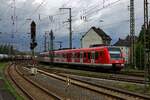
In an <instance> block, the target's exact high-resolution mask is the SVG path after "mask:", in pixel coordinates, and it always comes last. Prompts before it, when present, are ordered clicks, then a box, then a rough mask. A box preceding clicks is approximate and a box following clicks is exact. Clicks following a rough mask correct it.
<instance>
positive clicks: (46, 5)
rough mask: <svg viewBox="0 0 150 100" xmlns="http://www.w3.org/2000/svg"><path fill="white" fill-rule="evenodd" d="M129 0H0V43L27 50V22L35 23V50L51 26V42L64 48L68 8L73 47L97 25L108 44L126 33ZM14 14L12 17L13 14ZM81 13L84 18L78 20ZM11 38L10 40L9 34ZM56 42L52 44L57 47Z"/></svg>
mask: <svg viewBox="0 0 150 100" xmlns="http://www.w3.org/2000/svg"><path fill="white" fill-rule="evenodd" d="M129 4H130V2H129V0H15V14H14V0H0V32H2V34H0V43H1V44H3V43H7V44H8V43H12V42H13V43H14V44H15V45H16V46H17V48H18V49H21V50H23V49H26V48H28V50H29V40H30V37H29V34H27V33H29V32H30V23H31V21H32V20H34V21H35V22H36V24H37V41H38V47H37V50H38V51H39V50H43V47H44V46H42V45H43V41H44V38H43V35H44V33H45V32H47V31H50V30H51V29H52V30H53V32H54V35H55V41H62V42H63V47H68V38H69V37H68V34H69V30H68V27H69V25H68V23H65V22H66V21H67V20H68V18H69V17H68V16H69V13H68V10H59V8H72V26H73V47H80V43H79V42H80V37H81V36H82V35H83V34H84V33H85V32H86V31H87V30H88V29H89V28H90V27H91V26H95V27H100V28H101V29H103V30H104V31H105V32H106V33H107V34H108V35H110V36H111V38H112V39H113V40H112V44H113V43H114V42H116V41H117V40H118V38H119V37H121V38H125V36H127V35H128V34H129V31H130V30H129V27H130V24H129V19H130V17H129V13H130V12H129ZM14 15H15V17H14ZM81 16H82V17H83V16H84V17H86V20H85V19H81ZM135 19H136V21H135V22H136V27H135V30H136V35H138V34H139V31H140V29H141V25H142V24H143V0H135ZM12 33H13V34H14V39H13V40H12V38H11V37H12V35H10V34H12ZM58 46H59V45H58V44H55V47H56V48H57V47H58Z"/></svg>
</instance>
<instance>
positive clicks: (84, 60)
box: [83, 52, 87, 63]
mask: <svg viewBox="0 0 150 100" xmlns="http://www.w3.org/2000/svg"><path fill="white" fill-rule="evenodd" d="M86 56H87V53H86V52H84V53H83V62H84V63H86V62H87V61H86V59H87V57H86Z"/></svg>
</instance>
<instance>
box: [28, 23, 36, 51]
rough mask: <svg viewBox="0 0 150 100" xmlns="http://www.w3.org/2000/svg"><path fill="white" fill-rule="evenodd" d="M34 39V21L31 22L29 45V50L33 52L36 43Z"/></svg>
mask: <svg viewBox="0 0 150 100" xmlns="http://www.w3.org/2000/svg"><path fill="white" fill-rule="evenodd" d="M35 38H36V24H35V22H34V21H32V22H31V43H30V49H31V50H33V49H34V48H35V47H36V46H37V43H36V42H35Z"/></svg>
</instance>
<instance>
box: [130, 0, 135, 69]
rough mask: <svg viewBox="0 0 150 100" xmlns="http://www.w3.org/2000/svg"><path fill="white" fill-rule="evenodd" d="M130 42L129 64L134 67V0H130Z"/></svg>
mask: <svg viewBox="0 0 150 100" xmlns="http://www.w3.org/2000/svg"><path fill="white" fill-rule="evenodd" d="M130 42H131V50H130V52H131V53H130V60H131V64H132V65H133V66H134V67H135V53H134V51H135V48H134V43H135V17H134V0H130Z"/></svg>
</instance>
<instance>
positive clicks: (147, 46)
mask: <svg viewBox="0 0 150 100" xmlns="http://www.w3.org/2000/svg"><path fill="white" fill-rule="evenodd" d="M148 26H149V25H148V1H147V0H144V70H145V85H147V83H148V82H149V81H150V76H149V74H150V69H149V66H150V61H149V60H150V59H149V56H150V55H149V54H150V52H149V50H150V44H149V31H148Z"/></svg>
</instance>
